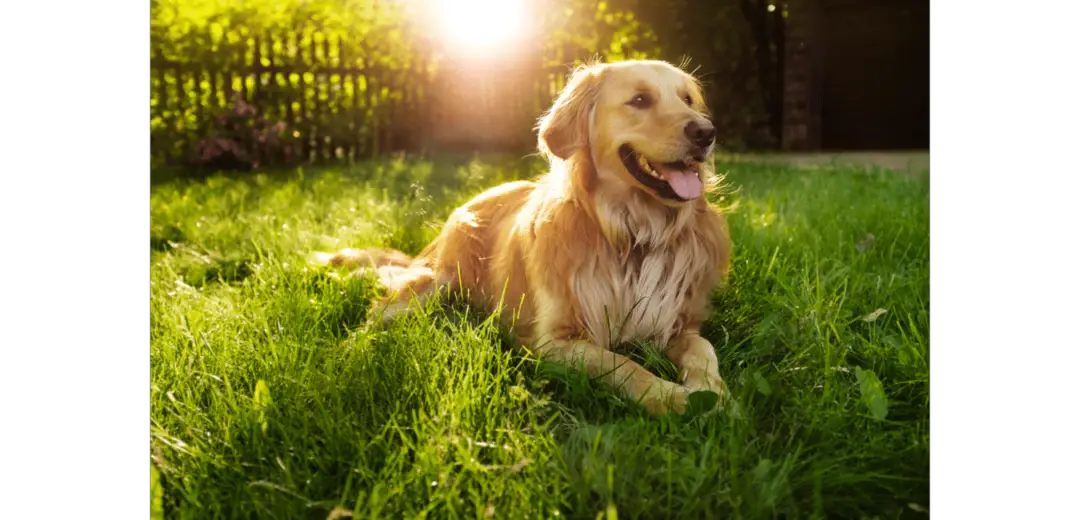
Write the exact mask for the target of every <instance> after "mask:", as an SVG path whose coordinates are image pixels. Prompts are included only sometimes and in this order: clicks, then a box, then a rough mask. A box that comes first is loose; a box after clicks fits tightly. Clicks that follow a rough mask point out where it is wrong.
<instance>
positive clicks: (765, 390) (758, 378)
mask: <svg viewBox="0 0 1080 520" xmlns="http://www.w3.org/2000/svg"><path fill="white" fill-rule="evenodd" d="M753 378H754V387H756V388H757V391H758V392H761V394H762V395H772V386H770V385H769V381H768V380H767V379H765V376H763V375H761V372H754V375H753Z"/></svg>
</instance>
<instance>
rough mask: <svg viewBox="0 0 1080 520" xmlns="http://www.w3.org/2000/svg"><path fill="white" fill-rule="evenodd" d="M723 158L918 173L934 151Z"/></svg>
mask: <svg viewBox="0 0 1080 520" xmlns="http://www.w3.org/2000/svg"><path fill="white" fill-rule="evenodd" d="M717 158H718V159H720V160H721V161H731V162H743V161H745V162H769V163H779V164H790V165H792V166H795V167H799V168H805V167H809V166H826V165H844V166H877V167H879V168H885V169H889V170H896V171H898V172H901V173H908V174H911V175H918V174H921V173H926V172H929V171H930V151H929V150H916V151H903V152H872V151H871V152H816V153H794V152H792V153H781V152H777V153H755V154H719V155H718V157H717Z"/></svg>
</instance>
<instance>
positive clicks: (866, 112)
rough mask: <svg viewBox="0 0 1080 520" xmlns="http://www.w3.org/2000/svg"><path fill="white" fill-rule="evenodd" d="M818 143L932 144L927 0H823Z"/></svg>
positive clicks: (867, 146)
mask: <svg viewBox="0 0 1080 520" xmlns="http://www.w3.org/2000/svg"><path fill="white" fill-rule="evenodd" d="M823 8H824V9H823V13H822V14H823V27H822V29H823V30H822V34H821V36H822V40H823V42H822V43H823V44H824V70H823V76H824V77H823V80H824V85H823V87H824V88H823V91H822V110H821V125H822V127H821V128H822V136H821V137H822V143H821V144H822V148H824V149H826V150H897V149H928V148H930V3H929V1H928V0H876V1H875V0H831V1H830V0H825V1H823Z"/></svg>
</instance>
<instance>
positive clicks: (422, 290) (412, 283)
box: [370, 265, 453, 325]
mask: <svg viewBox="0 0 1080 520" xmlns="http://www.w3.org/2000/svg"><path fill="white" fill-rule="evenodd" d="M374 273H375V276H376V277H377V278H378V279H379V282H380V283H382V285H383V286H384V287H386V289H387V291H388V292H389V294H388V295H387V296H386V297H385V298H383V299H382V300H380V301H379V303H378V304H376V305H375V306H373V307H372V308H371V315H370V317H371V318H372V319H373V321H374V319H381V322H382V324H383V325H386V324H387V323H389V322H391V321H393V320H394V319H396V318H398V317H401V316H404V315H407V314H408V313H409V312H411V311H412V309H413V307H412V305H413V304H416V305H417V306H422V305H424V303H425V302H427V300H428V298H430V297H431V296H432V295H434V294H435V292H436V291H438V290H439V289H440V288H443V287H446V286H448V285H451V281H452V280H453V279H452V278H449V277H445V276H439V275H437V274H436V273H435V271H433V270H432V269H431V268H430V267H427V266H412V267H400V266H395V265H385V266H382V267H379V268H377V269H375V271H374Z"/></svg>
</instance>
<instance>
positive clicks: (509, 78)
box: [151, 32, 568, 165]
mask: <svg viewBox="0 0 1080 520" xmlns="http://www.w3.org/2000/svg"><path fill="white" fill-rule="evenodd" d="M205 42H206V47H207V48H206V50H205V51H204V52H203V53H202V54H200V55H199V56H200V58H198V59H176V58H171V59H170V58H168V57H166V56H165V55H164V54H165V53H163V52H161V51H160V50H158V49H154V50H153V51H152V56H151V143H152V148H151V150H152V155H153V158H154V160H155V161H158V162H159V163H172V164H191V163H193V162H195V163H198V162H199V159H200V157H199V155H200V153H202V152H205V150H206V145H207V143H209V144H211V145H213V143H214V142H216V141H217V140H222V139H225V140H228V139H229V138H230V137H231V136H232V134H235V133H237V132H240V133H245V132H252V134H251V135H247V136H246V137H244V139H247V140H248V141H250V142H249V143H248V148H249V149H247V150H246V151H245V152H244V153H246V154H247V155H248V156H249V157H248V158H247V159H248V162H249V163H254V164H263V165H269V164H272V163H278V162H284V163H297V162H308V161H316V160H334V159H338V160H353V159H358V158H364V157H371V156H377V155H381V154H385V153H388V152H394V151H401V150H406V151H424V150H438V149H447V148H467V149H477V148H500V149H506V148H522V149H524V148H530V147H532V146H533V144H534V137H533V134H532V125H533V122H534V121H535V118H536V117H537V116H538V115H539V114H540V113H541V112H542V111H543V110H544V109H546V108H547V107H548V106H549V105H550V103H551V101H552V99H553V96H554V95H555V93H556V92H557V91H558V89H560V88H562V86H563V82H564V80H565V78H564V76H565V74H566V73H567V71H568V67H555V68H540V67H536V68H534V69H533V70H524V69H519V70H514V71H509V72H508V70H507V69H506V68H505V67H473V68H469V67H448V66H447V64H445V63H444V64H441V68H440V64H437V63H435V62H433V61H432V59H431V58H430V57H429V56H425V55H424V54H423V53H412V54H409V55H408V56H405V57H404V58H403V59H402V60H400V62H398V63H391V62H390V61H391V60H390V59H386V60H382V61H378V60H374V59H371V58H370V57H366V58H365V57H359V56H349V54H348V53H349V50H348V49H349V48H351V47H353V46H351V45H342V42H341V40H340V39H338V38H334V37H329V38H325V37H324V38H320V35H318V34H314V35H305V36H301V34H300V33H298V32H291V33H287V34H262V35H252V36H247V35H243V36H238V35H234V34H216V35H210V34H208V35H207V36H206V38H205ZM152 47H153V45H152ZM493 70H498V74H493V73H492V72H491V71H493ZM237 120H240V122H239V123H236V124H234V125H233V126H228V123H229V122H230V121H233V122H235V121H237ZM257 122H262V123H261V124H262V125H263V126H262V127H260V128H261V129H262V130H259V129H257V128H256V129H252V128H251V126H252V125H254V124H256V123H257ZM238 128H239V129H240V130H238ZM271 144H272V145H273V146H270V145H271ZM200 150H202V152H201V151H200ZM219 151H220V150H219Z"/></svg>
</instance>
